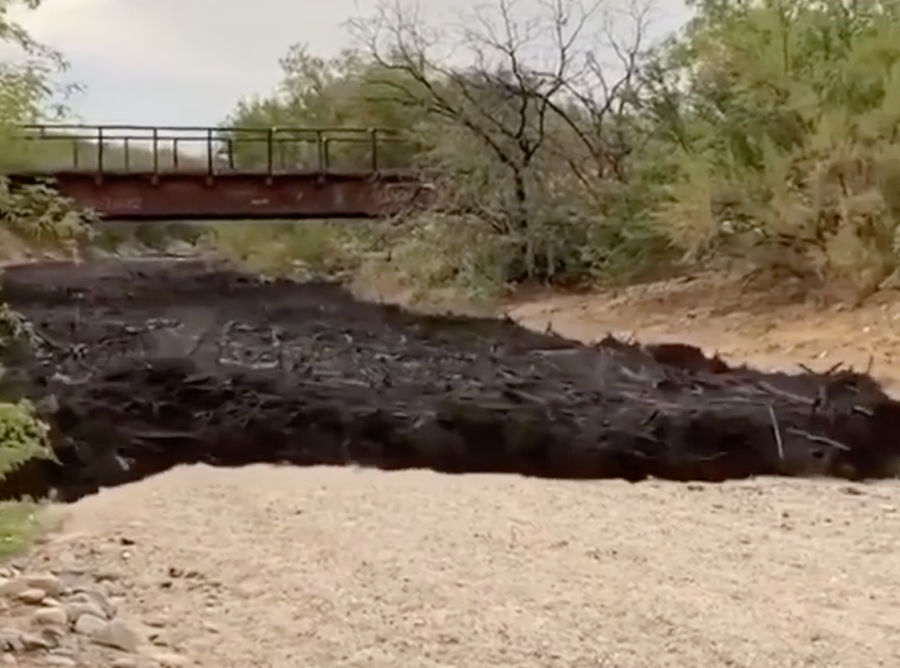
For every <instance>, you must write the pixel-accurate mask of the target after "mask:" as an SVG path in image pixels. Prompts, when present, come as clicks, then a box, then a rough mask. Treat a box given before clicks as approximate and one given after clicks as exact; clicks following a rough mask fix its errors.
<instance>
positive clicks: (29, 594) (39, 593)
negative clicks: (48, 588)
mask: <svg viewBox="0 0 900 668" xmlns="http://www.w3.org/2000/svg"><path fill="white" fill-rule="evenodd" d="M16 598H17V599H19V600H20V601H22V602H23V603H30V604H32V605H36V604H38V603H40V602H41V601H43V600H44V599H45V598H47V592H45V591H44V590H43V589H26V590H24V591H21V592H19V593H18V594H16Z"/></svg>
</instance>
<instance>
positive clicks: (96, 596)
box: [69, 587, 116, 619]
mask: <svg viewBox="0 0 900 668" xmlns="http://www.w3.org/2000/svg"><path fill="white" fill-rule="evenodd" d="M69 601H70V602H72V603H94V604H95V605H98V606H100V609H101V610H103V614H104V615H106V617H107V618H108V619H112V618H113V617H115V615H116V607H115V606H114V605H113V604H112V603H110V601H109V599H108V598H107V597H106V595H105V594H104V593H103V592H102V591H100V590H98V589H92V588H89V587H79V588H78V589H76V590H75V595H74V596H72V597H71V598H70V599H69Z"/></svg>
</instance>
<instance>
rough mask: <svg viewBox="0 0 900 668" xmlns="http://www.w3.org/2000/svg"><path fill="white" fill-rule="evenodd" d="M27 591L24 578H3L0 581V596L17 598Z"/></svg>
mask: <svg viewBox="0 0 900 668" xmlns="http://www.w3.org/2000/svg"><path fill="white" fill-rule="evenodd" d="M26 589H28V583H27V582H26V581H25V579H24V578H12V579H8V578H3V579H2V580H0V595H3V596H18V595H19V594H21V593H22V592H23V591H25V590H26Z"/></svg>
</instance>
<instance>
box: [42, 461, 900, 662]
mask: <svg viewBox="0 0 900 668" xmlns="http://www.w3.org/2000/svg"><path fill="white" fill-rule="evenodd" d="M68 511H69V519H68V521H67V522H66V524H65V530H64V531H65V533H64V534H62V535H60V536H58V537H56V538H55V541H57V542H55V543H51V544H48V545H45V546H43V547H42V548H40V550H39V553H43V554H50V555H53V557H52V560H53V561H58V560H60V559H63V560H64V561H67V562H71V561H73V560H74V561H77V562H78V563H80V564H81V565H83V566H85V567H87V568H89V569H92V570H97V571H105V572H107V573H109V577H112V578H114V581H115V582H116V583H118V585H117V586H118V588H119V591H118V592H117V593H118V594H120V595H121V596H122V603H121V604H120V607H121V608H123V609H124V610H127V611H128V613H127V614H130V615H132V616H133V617H134V618H135V622H138V621H142V620H146V619H148V618H151V617H152V618H158V617H162V618H163V620H164V621H165V624H166V626H165V628H164V629H162V631H161V633H163V634H164V636H165V638H166V642H167V644H168V645H169V646H170V647H171V648H173V649H175V650H176V651H177V652H178V653H180V654H183V655H186V656H190V657H193V658H194V659H195V660H196V661H197V665H202V666H209V667H210V668H212V667H214V666H222V667H225V666H234V667H235V668H237V667H242V668H243V667H246V666H273V667H275V666H279V667H283V666H298V667H299V666H374V667H384V668H387V667H392V668H393V667H395V666H421V667H422V668H431V667H438V666H442V667H446V666H459V667H469V666H558V667H560V668H562V667H569V666H574V667H578V668H595V667H600V666H602V667H604V668H606V667H623V668H624V667H632V666H633V667H635V668H637V667H641V668H645V667H650V666H685V667H687V666H747V667H750V666H753V667H770V666H771V667H776V666H777V667H788V666H791V667H793V666H797V667H799V666H817V667H818V666H840V667H848V668H849V667H851V666H860V667H863V666H865V667H867V668H868V667H871V666H897V665H900V645H898V644H897V642H896V640H897V638H898V637H900V606H898V601H900V560H898V559H897V552H898V549H900V486H898V485H897V484H894V483H878V484H875V485H869V486H859V485H854V486H850V485H848V484H847V483H841V482H836V481H828V482H822V481H818V482H812V481H783V480H782V481H778V480H755V481H748V482H740V483H729V484H725V485H720V486H715V485H679V484H675V483H663V482H650V483H646V484H639V485H635V486H631V485H629V484H628V483H624V482H587V483H584V482H576V483H573V482H548V481H535V480H526V479H522V478H518V477H513V476H508V477H495V476H465V477H452V476H442V475H437V474H433V473H430V472H401V473H380V472H373V471H359V470H352V469H328V468H316V469H307V470H296V469H288V468H274V467H270V466H253V467H249V468H245V469H240V470H225V469H218V470H217V469H212V468H208V467H205V466H197V467H183V468H179V469H176V470H174V471H171V472H169V473H167V474H164V475H160V476H157V477H155V478H152V479H148V480H145V481H143V482H141V483H139V484H135V485H131V486H128V487H122V488H117V489H113V490H106V491H104V492H102V493H101V494H99V495H96V496H93V497H89V498H86V499H83V500H82V501H80V502H78V503H77V504H75V505H74V506H72V507H70V508H69V509H68ZM122 538H125V539H126V540H125V541H124V542H127V543H129V545H128V546H123V545H122V543H123V541H122ZM132 542H133V544H131V543H132ZM36 558H40V554H38V555H36ZM170 569H176V570H173V571H171V573H179V574H181V573H183V574H187V575H182V576H181V577H172V575H171V573H170ZM110 572H111V573H110ZM123 614H126V613H124V612H123Z"/></svg>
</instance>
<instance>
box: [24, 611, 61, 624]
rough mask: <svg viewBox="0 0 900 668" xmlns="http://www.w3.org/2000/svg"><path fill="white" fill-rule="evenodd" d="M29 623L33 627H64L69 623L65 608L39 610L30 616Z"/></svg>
mask: <svg viewBox="0 0 900 668" xmlns="http://www.w3.org/2000/svg"><path fill="white" fill-rule="evenodd" d="M31 623H32V624H34V625H35V626H65V625H66V624H68V623H69V615H68V613H67V612H66V610H65V608H41V609H39V610H35V611H34V614H32V615H31Z"/></svg>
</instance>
